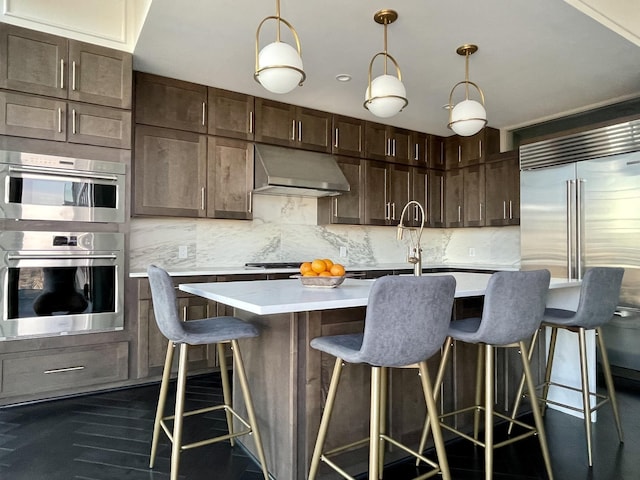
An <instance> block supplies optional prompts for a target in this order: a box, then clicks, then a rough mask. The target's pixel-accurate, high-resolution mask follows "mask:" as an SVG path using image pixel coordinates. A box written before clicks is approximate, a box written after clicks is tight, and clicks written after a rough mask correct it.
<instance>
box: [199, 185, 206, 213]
mask: <svg viewBox="0 0 640 480" xmlns="http://www.w3.org/2000/svg"><path fill="white" fill-rule="evenodd" d="M204 194H205V191H204V187H202V188H201V189H200V210H204Z"/></svg>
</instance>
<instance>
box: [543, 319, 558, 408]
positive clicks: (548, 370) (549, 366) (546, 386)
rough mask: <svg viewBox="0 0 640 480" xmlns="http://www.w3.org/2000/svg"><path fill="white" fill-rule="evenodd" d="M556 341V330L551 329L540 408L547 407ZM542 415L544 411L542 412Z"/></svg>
mask: <svg viewBox="0 0 640 480" xmlns="http://www.w3.org/2000/svg"><path fill="white" fill-rule="evenodd" d="M557 340H558V328H557V327H551V339H550V340H549V358H548V359H547V368H546V369H545V372H544V386H543V387H542V401H543V402H544V403H543V404H542V408H543V409H546V407H547V396H548V395H549V384H550V383H551V371H552V370H553V358H554V356H555V354H556V341H557ZM543 413H544V410H543Z"/></svg>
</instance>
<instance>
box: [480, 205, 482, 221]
mask: <svg viewBox="0 0 640 480" xmlns="http://www.w3.org/2000/svg"><path fill="white" fill-rule="evenodd" d="M480 221H482V202H480Z"/></svg>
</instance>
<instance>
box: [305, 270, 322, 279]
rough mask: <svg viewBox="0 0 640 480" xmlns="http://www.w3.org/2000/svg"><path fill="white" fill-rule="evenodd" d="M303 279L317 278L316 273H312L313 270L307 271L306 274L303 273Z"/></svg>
mask: <svg viewBox="0 0 640 480" xmlns="http://www.w3.org/2000/svg"><path fill="white" fill-rule="evenodd" d="M302 276H303V277H317V276H318V274H317V273H316V272H314V271H313V270H309V271H308V272H304V273H303V274H302Z"/></svg>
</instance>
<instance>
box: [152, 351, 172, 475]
mask: <svg viewBox="0 0 640 480" xmlns="http://www.w3.org/2000/svg"><path fill="white" fill-rule="evenodd" d="M172 363H173V342H172V341H171V340H169V344H168V345H167V354H166V355H165V358H164V368H163V370H162V382H160V395H159V397H158V407H157V408H156V418H155V420H154V421H153V437H152V440H151V455H150V456H149V468H153V465H154V463H155V461H156V452H157V451H158V440H159V439H160V431H161V430H162V427H161V426H160V423H161V422H162V417H164V408H165V405H166V403H167V393H168V391H169V381H170V380H171V364H172Z"/></svg>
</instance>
